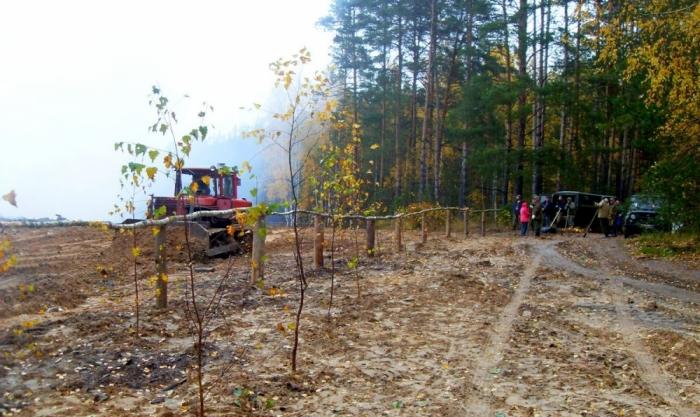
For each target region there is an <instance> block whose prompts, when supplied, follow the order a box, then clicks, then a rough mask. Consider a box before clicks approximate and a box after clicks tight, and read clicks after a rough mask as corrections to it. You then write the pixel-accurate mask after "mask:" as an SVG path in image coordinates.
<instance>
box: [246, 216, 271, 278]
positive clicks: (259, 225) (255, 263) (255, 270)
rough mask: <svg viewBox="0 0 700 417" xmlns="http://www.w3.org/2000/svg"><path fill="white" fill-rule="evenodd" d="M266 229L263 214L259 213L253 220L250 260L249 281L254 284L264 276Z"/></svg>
mask: <svg viewBox="0 0 700 417" xmlns="http://www.w3.org/2000/svg"><path fill="white" fill-rule="evenodd" d="M266 235H267V229H266V228H265V216H264V215H260V217H258V219H257V220H256V221H255V227H253V251H252V258H251V260H250V266H251V270H250V283H251V284H255V283H256V282H258V281H259V280H261V279H263V278H264V277H265V261H264V256H265V236H266Z"/></svg>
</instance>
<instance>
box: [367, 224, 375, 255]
mask: <svg viewBox="0 0 700 417" xmlns="http://www.w3.org/2000/svg"><path fill="white" fill-rule="evenodd" d="M374 240H375V231H374V220H371V219H368V220H367V255H368V256H369V257H373V256H374V252H375V249H374Z"/></svg>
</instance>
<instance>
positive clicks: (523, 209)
mask: <svg viewBox="0 0 700 417" xmlns="http://www.w3.org/2000/svg"><path fill="white" fill-rule="evenodd" d="M529 223H530V206H528V205H527V201H523V203H522V205H521V206H520V236H525V235H527V225H528V224H529Z"/></svg>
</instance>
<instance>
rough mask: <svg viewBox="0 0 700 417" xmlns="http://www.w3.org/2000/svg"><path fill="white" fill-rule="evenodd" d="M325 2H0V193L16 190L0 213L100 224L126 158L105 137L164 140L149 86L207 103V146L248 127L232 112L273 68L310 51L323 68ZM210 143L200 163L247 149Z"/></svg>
mask: <svg viewBox="0 0 700 417" xmlns="http://www.w3.org/2000/svg"><path fill="white" fill-rule="evenodd" d="M329 1H330V0H303V1H302V0H300V1H289V0H255V1H248V0H228V1H225V0H220V1H207V0H201V1H175V0H167V1H166V0H163V1H161V0H158V1H156V0H148V1H146V0H141V1H127V0H120V1H107V0H105V1H98V0H90V1H87V0H86V1H73V0H62V1H53V0H46V1H32V0H22V1H2V2H0V194H5V193H6V192H8V191H10V190H11V189H14V190H15V191H16V193H17V203H18V205H19V207H18V208H14V207H12V206H10V205H9V204H6V203H5V202H4V201H0V216H5V217H15V216H26V217H44V216H46V217H53V216H54V215H55V214H61V215H63V216H65V217H68V218H71V219H104V218H107V212H108V211H109V210H110V208H111V207H112V204H113V203H114V202H116V196H117V194H118V193H119V182H118V175H119V166H120V165H121V164H122V163H123V161H124V159H123V157H122V156H120V155H118V154H116V153H115V152H114V148H113V143H114V142H117V141H122V140H124V141H134V142H144V143H149V144H152V145H159V144H160V145H163V142H162V141H163V139H162V138H158V137H156V136H153V135H149V134H148V133H146V126H147V125H148V124H149V123H153V122H154V120H153V111H152V109H151V108H149V106H148V100H147V95H148V93H149V92H150V87H151V86H152V85H153V84H156V83H157V84H158V85H160V86H161V88H162V90H163V92H164V93H165V94H166V95H168V96H169V97H170V98H171V99H172V100H173V101H174V103H175V106H176V108H177V109H178V110H179V112H180V113H181V114H182V113H184V112H188V111H195V108H196V107H197V106H196V105H197V104H199V103H201V102H202V101H203V100H206V101H207V102H208V103H210V104H212V105H213V106H214V108H215V111H214V113H213V115H212V117H211V119H210V122H211V123H213V124H214V126H215V129H214V131H213V132H212V140H213V141H219V142H221V141H224V140H227V139H229V138H233V137H235V136H236V134H237V133H238V131H239V130H240V129H241V128H242V127H251V126H252V125H254V124H255V122H256V121H255V119H254V117H253V116H252V115H251V114H250V113H249V112H242V111H240V110H238V109H239V107H241V106H249V105H250V104H251V103H253V102H265V101H266V100H267V97H268V96H269V95H270V93H271V86H272V83H273V81H272V77H271V75H270V71H269V70H268V64H269V63H270V62H271V61H273V60H275V59H276V58H278V57H281V56H287V55H291V54H292V53H294V52H295V51H297V50H299V49H300V48H301V47H304V46H306V47H307V48H308V49H309V50H310V51H311V53H312V58H313V64H314V66H318V67H325V66H326V65H327V64H328V63H329V58H328V48H329V46H330V43H331V38H332V35H331V34H329V33H326V32H324V31H323V30H322V29H320V28H318V27H317V25H316V22H317V21H318V19H319V18H321V17H322V16H324V15H325V14H327V13H328V8H329ZM184 94H189V95H190V96H191V97H192V98H191V99H189V100H187V99H184V98H182V97H183V96H184ZM184 127H185V126H183V128H184ZM228 148H230V149H231V154H230V155H229V154H226V155H221V149H228ZM212 149H214V147H212ZM215 149H216V155H209V153H208V152H207V150H206V148H205V149H200V152H199V153H198V154H197V155H195V157H196V159H198V160H200V161H206V160H208V159H209V158H216V159H217V160H215V161H211V162H212V163H216V162H227V163H230V164H240V162H242V161H243V160H248V159H250V158H252V157H253V154H255V152H256V150H255V148H254V147H253V146H236V145H234V144H232V145H231V146H230V147H227V146H222V145H221V143H219V145H218V146H216V147H215ZM203 163H206V162H203ZM253 166H254V168H255V161H253ZM161 187H165V185H161ZM169 187H170V185H167V188H169Z"/></svg>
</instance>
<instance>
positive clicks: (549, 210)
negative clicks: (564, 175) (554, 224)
mask: <svg viewBox="0 0 700 417" xmlns="http://www.w3.org/2000/svg"><path fill="white" fill-rule="evenodd" d="M556 212H557V209H556V206H555V205H554V201H549V197H547V196H544V197H542V219H543V221H544V223H543V224H544V225H545V226H549V223H550V222H551V221H552V220H554V216H555V214H556Z"/></svg>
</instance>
